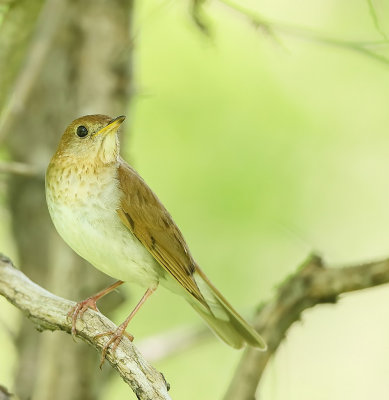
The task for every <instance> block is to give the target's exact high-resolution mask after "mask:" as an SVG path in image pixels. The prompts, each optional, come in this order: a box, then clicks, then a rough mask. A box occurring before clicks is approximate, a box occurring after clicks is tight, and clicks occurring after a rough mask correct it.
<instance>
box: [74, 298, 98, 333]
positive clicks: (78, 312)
mask: <svg viewBox="0 0 389 400" xmlns="http://www.w3.org/2000/svg"><path fill="white" fill-rule="evenodd" d="M88 308H91V309H92V310H95V311H97V312H99V309H98V308H97V305H96V299H95V298H93V297H88V298H87V299H86V300H83V301H80V302H79V303H77V304H76V305H75V306H74V307H73V308H72V309H71V310H70V311H69V313H68V318H70V319H71V321H72V336H73V339H74V338H75V336H76V334H77V328H76V324H77V319H79V318H82V316H83V315H84V313H85V311H86V310H87V309H88Z"/></svg>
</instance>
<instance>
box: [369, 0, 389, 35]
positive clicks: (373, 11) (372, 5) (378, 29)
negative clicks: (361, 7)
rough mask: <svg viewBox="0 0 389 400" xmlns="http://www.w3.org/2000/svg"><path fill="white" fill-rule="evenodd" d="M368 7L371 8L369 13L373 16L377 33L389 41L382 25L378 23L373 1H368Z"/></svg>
mask: <svg viewBox="0 0 389 400" xmlns="http://www.w3.org/2000/svg"><path fill="white" fill-rule="evenodd" d="M366 1H367V5H368V7H369V12H370V15H371V19H372V20H373V23H374V26H375V28H376V30H377V32H378V33H379V34H380V35H381V36H382V37H383V38H384V39H385V40H388V37H387V36H386V34H385V32H384V30H383V29H382V28H381V26H380V23H379V22H378V16H377V13H376V11H375V8H374V4H373V0H366Z"/></svg>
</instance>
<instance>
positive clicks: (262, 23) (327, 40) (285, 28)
mask: <svg viewBox="0 0 389 400" xmlns="http://www.w3.org/2000/svg"><path fill="white" fill-rule="evenodd" d="M218 1H219V3H221V4H223V5H224V6H226V7H228V8H229V9H231V10H233V11H234V12H236V13H237V14H239V15H240V16H242V17H244V18H245V19H247V20H248V22H249V23H250V24H251V25H252V26H254V28H255V29H259V30H260V31H261V32H262V33H264V34H265V35H266V36H268V37H270V38H272V39H273V40H275V41H276V42H278V43H279V44H281V41H280V39H279V36H280V35H282V34H284V35H288V36H292V37H295V38H298V39H303V40H308V41H312V42H316V43H319V44H324V45H328V46H332V47H339V48H342V49H345V50H351V51H354V52H357V53H360V54H362V55H364V56H367V57H370V58H372V59H374V60H375V61H378V62H380V63H382V64H385V65H386V66H389V58H388V57H385V56H382V55H380V54H378V53H376V52H375V51H373V50H372V48H374V47H378V46H380V47H382V46H386V47H389V41H388V40H387V37H386V35H385V33H384V32H383V30H382V29H381V28H380V25H379V23H378V19H377V15H376V13H375V10H374V7H373V6H372V4H371V0H368V2H369V7H370V13H371V14H372V17H373V21H374V23H375V25H376V28H377V30H378V31H379V33H380V34H381V35H383V36H384V38H385V39H386V40H384V41H376V42H363V41H350V40H342V39H335V38H331V37H328V36H326V35H323V34H321V33H318V32H314V31H312V30H309V29H303V28H299V27H297V26H293V25H288V24H282V23H277V22H272V21H270V20H268V19H266V18H264V17H262V16H261V15H259V13H257V12H254V11H252V10H250V9H248V8H246V7H243V6H241V5H240V4H237V3H234V2H233V1H230V0H218ZM193 3H197V4H196V7H193V8H192V18H193V19H194V21H195V22H196V25H198V26H200V27H201V30H202V31H205V32H207V33H209V32H210V29H209V27H208V26H206V25H205V24H206V23H205V18H204V15H203V13H201V11H200V8H204V7H203V1H202V0H193ZM199 15H201V18H200V19H199V17H198V16H199ZM198 21H200V25H199V23H198ZM203 25H204V26H203Z"/></svg>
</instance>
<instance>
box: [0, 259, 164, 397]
mask: <svg viewBox="0 0 389 400" xmlns="http://www.w3.org/2000/svg"><path fill="white" fill-rule="evenodd" d="M0 294H1V295H3V296H4V297H5V298H6V299H7V300H8V301H9V302H11V303H12V304H13V305H15V306H16V307H17V308H19V309H20V310H21V311H23V312H24V313H25V314H26V316H27V317H28V318H29V319H30V320H31V321H32V322H33V323H34V324H35V325H36V327H37V329H38V330H61V331H64V332H67V333H69V334H70V333H71V322H70V321H69V319H68V318H67V314H68V313H69V311H70V310H71V309H72V307H74V306H75V304H76V303H74V302H72V301H70V300H66V299H63V298H61V297H57V296H55V295H53V294H52V293H50V292H48V291H47V290H45V289H43V288H41V287H40V286H38V285H37V284H35V283H34V282H32V281H31V280H29V279H28V278H27V277H26V276H25V275H24V274H23V273H22V272H21V271H19V270H17V269H16V268H15V267H14V266H13V265H12V263H11V261H10V260H9V259H8V258H7V257H4V256H2V255H1V254H0ZM116 328H117V327H116V326H115V325H114V324H113V322H111V321H110V320H109V319H107V318H106V317H104V316H103V315H102V314H100V313H98V312H95V311H93V310H88V311H87V312H86V313H85V314H84V315H83V317H82V320H79V321H78V322H77V337H79V338H81V339H82V340H84V341H85V342H87V343H88V344H89V345H91V346H93V347H94V348H95V349H97V350H98V351H99V352H101V350H102V348H103V347H104V345H105V343H106V342H107V340H108V339H109V338H108V339H107V337H101V338H96V335H97V334H98V333H101V332H107V331H113V330H115V329H116ZM106 358H107V360H108V361H109V363H110V364H111V365H112V367H113V368H115V369H116V370H117V372H118V373H119V374H120V376H121V377H122V378H123V380H124V381H125V382H126V383H127V384H128V385H129V386H130V387H131V388H132V390H133V391H134V393H135V394H136V396H137V398H138V399H141V400H162V399H164V400H168V399H170V396H169V394H168V390H169V385H168V384H167V383H166V381H165V378H164V377H163V375H162V374H161V373H159V372H158V371H157V370H155V369H154V368H153V367H152V366H151V365H150V364H149V363H148V362H147V361H146V360H145V359H144V358H143V357H142V355H141V354H140V353H139V351H138V350H137V349H136V348H135V346H133V344H132V343H131V342H130V341H129V340H128V339H127V338H125V337H124V338H123V339H122V340H121V342H120V344H119V346H118V348H117V349H116V351H115V352H113V353H112V352H111V351H110V349H109V350H108V353H107V357H106ZM96 373H98V369H97V368H96Z"/></svg>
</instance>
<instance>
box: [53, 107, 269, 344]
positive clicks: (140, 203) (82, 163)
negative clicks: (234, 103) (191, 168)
mask: <svg viewBox="0 0 389 400" xmlns="http://www.w3.org/2000/svg"><path fill="white" fill-rule="evenodd" d="M123 120H124V117H118V118H116V119H114V120H111V118H109V117H107V116H101V115H93V116H86V117H82V118H79V119H77V120H75V121H73V122H72V123H71V124H70V125H69V127H68V128H67V130H66V131H65V133H64V135H63V137H62V140H61V142H60V145H59V147H58V150H57V152H56V154H55V155H54V157H53V159H52V161H51V163H50V165H49V168H48V171H47V178H46V193H47V202H48V206H49V211H50V214H51V216H52V219H53V222H54V224H55V226H56V227H57V230H58V231H59V233H60V234H61V235H62V236H63V238H64V239H65V241H67V242H68V243H69V245H70V246H71V247H73V249H74V250H75V251H76V252H78V253H79V254H80V255H81V256H82V257H84V258H86V259H87V260H88V261H90V262H91V263H92V264H93V265H94V266H95V267H96V268H99V269H101V270H102V271H103V272H105V273H107V274H109V275H111V276H113V277H115V278H117V279H120V280H121V281H126V280H128V281H133V282H137V283H139V284H141V285H143V286H145V287H146V288H148V290H147V291H146V294H145V296H144V298H142V300H141V302H140V303H139V304H138V306H137V308H136V310H135V311H134V312H133V313H131V315H130V316H129V317H128V318H127V320H126V321H125V322H124V323H123V324H122V325H121V326H120V327H119V329H118V332H115V333H113V336H112V338H111V340H109V341H108V343H107V344H106V347H108V346H109V345H110V344H111V343H113V344H114V348H115V347H116V346H117V344H118V341H120V338H121V336H122V334H123V332H124V331H125V328H126V326H127V324H128V322H129V320H130V319H131V318H132V317H133V315H134V314H135V312H136V311H137V310H138V308H139V307H140V305H141V304H142V303H143V302H144V301H145V300H146V298H147V297H148V296H149V295H150V294H151V293H152V292H153V291H154V290H155V289H156V287H157V286H158V284H159V283H161V284H162V285H164V286H166V287H167V288H169V289H171V290H172V291H174V292H176V293H177V294H179V295H182V296H183V297H185V299H186V300H187V301H188V302H189V304H191V306H192V307H193V308H194V309H195V310H196V311H197V312H198V313H199V314H200V315H201V316H202V317H203V318H204V320H205V321H206V322H207V323H208V324H209V325H210V327H211V328H212V329H213V330H214V331H215V333H216V334H217V335H218V336H219V337H220V338H221V339H223V340H224V341H225V342H226V343H228V344H229V345H231V346H232V347H235V348H240V347H242V346H243V345H244V343H248V344H250V345H251V346H255V347H258V348H259V349H262V350H263V349H265V348H266V345H265V343H264V341H263V339H262V338H261V337H260V335H259V334H258V333H257V332H256V331H255V330H254V329H253V328H252V327H251V326H250V325H249V324H248V323H247V322H246V321H245V320H244V319H243V318H242V317H241V316H240V315H239V314H238V313H237V312H236V311H235V310H234V309H233V307H232V306H231V305H230V304H229V303H228V302H227V300H226V299H225V298H224V297H223V296H222V295H221V293H220V292H219V291H218V290H217V289H216V288H215V287H214V286H213V284H212V283H211V282H210V281H209V280H208V278H207V277H206V276H205V274H204V272H203V271H201V269H200V268H199V267H198V265H197V264H196V262H195V260H194V259H193V257H192V255H191V253H190V250H189V248H188V246H187V244H186V242H185V239H184V237H183V235H182V233H181V232H180V230H179V229H178V227H177V225H176V224H175V223H174V221H173V219H172V217H171V215H170V214H169V212H168V211H167V210H166V208H165V207H164V206H163V204H162V203H161V202H160V201H159V199H158V198H157V196H156V195H155V194H154V193H153V191H152V190H151V189H150V188H149V187H148V186H147V184H146V183H145V182H144V180H143V179H142V178H141V177H140V176H139V174H138V173H137V172H136V171H135V170H134V169H133V168H132V167H131V166H130V165H128V164H127V163H126V162H125V161H123V160H122V159H121V158H120V157H119V155H118V154H119V143H118V139H117V135H116V133H117V130H118V128H119V126H120V124H121V123H122V122H123ZM80 135H82V136H80ZM121 281H119V283H116V284H115V286H114V285H113V286H114V287H116V286H118V284H120V283H121ZM113 286H112V287H113ZM110 290H112V289H111V287H110V288H107V290H105V291H103V292H101V293H99V294H98V295H96V296H94V297H92V298H89V299H87V300H86V301H84V302H81V303H80V305H79V306H78V308H76V310H75V311H74V313H73V324H74V329H73V331H74V332H75V323H76V320H77V318H78V316H79V314H82V313H83V312H84V311H85V309H86V308H87V307H92V308H93V307H95V303H96V300H97V299H99V298H100V297H102V296H103V295H105V294H106V293H108V292H109V291H110Z"/></svg>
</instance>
